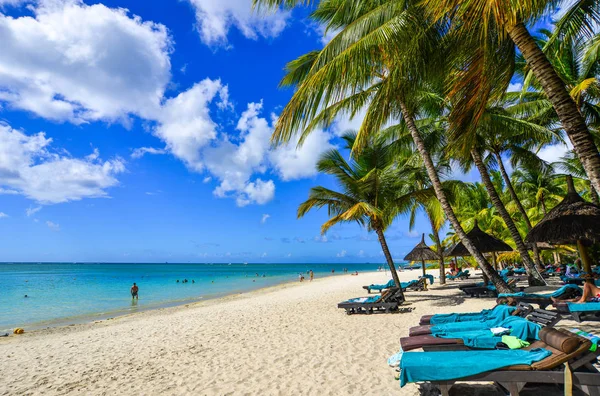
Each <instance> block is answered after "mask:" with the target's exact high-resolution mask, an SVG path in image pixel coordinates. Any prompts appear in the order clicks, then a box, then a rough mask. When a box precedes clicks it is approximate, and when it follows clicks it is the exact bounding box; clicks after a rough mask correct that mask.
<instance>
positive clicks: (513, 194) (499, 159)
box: [494, 153, 544, 270]
mask: <svg viewBox="0 0 600 396" xmlns="http://www.w3.org/2000/svg"><path fill="white" fill-rule="evenodd" d="M494 156H495V157H496V161H497V162H498V167H499V168H500V173H501V174H502V178H503V179H504V183H506V188H507V189H508V192H509V193H510V196H511V198H512V199H513V202H514V203H515V205H517V209H519V212H520V213H521V216H523V220H525V225H526V226H527V231H531V228H532V226H531V221H530V220H529V216H528V215H527V211H526V210H525V208H524V207H523V204H522V203H521V200H520V199H519V197H518V196H517V193H516V192H515V189H514V188H513V185H512V182H511V181H510V177H508V173H507V172H506V168H504V162H502V156H501V155H500V154H499V153H494ZM532 249H533V259H534V260H535V265H537V267H538V269H540V270H543V269H544V266H543V265H542V260H541V259H540V251H539V249H538V247H537V245H536V244H535V243H534V244H533V246H532Z"/></svg>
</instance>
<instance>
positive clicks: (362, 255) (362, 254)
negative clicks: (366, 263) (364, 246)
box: [357, 250, 365, 257]
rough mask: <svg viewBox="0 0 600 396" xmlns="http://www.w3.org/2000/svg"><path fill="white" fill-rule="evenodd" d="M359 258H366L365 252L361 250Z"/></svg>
mask: <svg viewBox="0 0 600 396" xmlns="http://www.w3.org/2000/svg"><path fill="white" fill-rule="evenodd" d="M357 256H358V257H365V251H364V250H359V251H358V254H357Z"/></svg>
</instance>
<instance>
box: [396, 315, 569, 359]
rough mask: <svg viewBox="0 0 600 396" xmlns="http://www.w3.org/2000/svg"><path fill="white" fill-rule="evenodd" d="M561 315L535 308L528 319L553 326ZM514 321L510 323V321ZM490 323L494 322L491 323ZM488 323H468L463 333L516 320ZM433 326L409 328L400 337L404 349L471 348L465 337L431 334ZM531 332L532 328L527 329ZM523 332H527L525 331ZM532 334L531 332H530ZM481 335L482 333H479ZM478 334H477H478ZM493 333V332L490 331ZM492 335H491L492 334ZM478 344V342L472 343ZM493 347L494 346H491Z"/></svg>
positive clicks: (473, 333) (534, 322)
mask: <svg viewBox="0 0 600 396" xmlns="http://www.w3.org/2000/svg"><path fill="white" fill-rule="evenodd" d="M560 319H561V316H560V314H558V313H557V312H552V311H545V310H539V309H538V310H533V311H532V312H531V313H530V314H529V315H528V316H527V321H528V322H530V323H533V324H536V325H539V326H541V327H542V328H544V327H552V326H554V325H555V324H556V323H558V321H560ZM511 321H512V322H513V323H510V322H511ZM490 323H493V324H491V325H490ZM485 324H488V326H487V327H488V329H485V328H479V329H477V325H478V323H474V324H473V326H471V325H470V324H467V325H468V326H469V327H465V328H464V330H465V331H464V332H463V334H467V335H470V336H475V333H476V332H478V331H481V334H483V333H484V332H485V330H489V327H491V326H493V327H497V326H502V325H503V324H505V325H506V324H509V325H513V327H514V324H515V322H514V320H506V319H505V320H503V321H499V322H491V321H490V322H486V323H482V326H481V327H483V325H485ZM432 327H433V326H416V327H412V328H410V329H409V337H402V338H400V346H401V347H402V350H403V351H411V350H415V349H423V350H425V351H440V350H463V349H471V347H470V346H468V345H465V339H464V338H459V337H452V338H450V337H448V338H443V337H436V336H434V335H432V334H431V331H432ZM527 331H528V332H529V333H530V330H527ZM449 334H453V335H454V334H456V335H459V334H460V331H459V330H458V329H457V330H456V332H452V333H449ZM523 334H526V333H525V332H524V333H523ZM530 334H531V333H530ZM478 335H480V334H478ZM478 335H477V336H478ZM490 335H491V332H490ZM490 337H491V336H490ZM479 344H480V345H479V346H478V347H482V345H483V342H481V343H479ZM472 345H477V343H475V344H472ZM491 347H492V348H493V346H491Z"/></svg>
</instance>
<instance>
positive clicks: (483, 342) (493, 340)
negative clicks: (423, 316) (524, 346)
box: [432, 316, 542, 349]
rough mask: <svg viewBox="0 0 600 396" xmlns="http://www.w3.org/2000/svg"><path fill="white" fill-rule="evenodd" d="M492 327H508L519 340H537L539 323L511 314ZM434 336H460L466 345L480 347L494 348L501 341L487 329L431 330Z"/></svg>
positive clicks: (511, 333)
mask: <svg viewBox="0 0 600 396" xmlns="http://www.w3.org/2000/svg"><path fill="white" fill-rule="evenodd" d="M493 327H505V328H507V329H510V335H511V336H515V337H517V338H520V339H521V340H538V339H539V333H540V329H541V328H542V327H541V326H540V325H539V324H536V323H533V322H530V321H528V320H526V319H524V318H520V317H518V316H511V317H508V318H506V319H504V320H503V321H501V322H500V323H498V324H497V325H495V326H493ZM432 334H433V335H434V336H435V337H440V338H460V339H461V340H463V342H464V344H465V345H466V346H469V347H471V348H480V349H494V348H495V347H496V344H497V343H499V342H501V341H502V337H497V336H494V335H493V334H492V332H491V331H490V330H489V328H488V329H479V330H467V331H458V332H454V333H452V332H439V331H437V332H435V333H434V332H433V331H432Z"/></svg>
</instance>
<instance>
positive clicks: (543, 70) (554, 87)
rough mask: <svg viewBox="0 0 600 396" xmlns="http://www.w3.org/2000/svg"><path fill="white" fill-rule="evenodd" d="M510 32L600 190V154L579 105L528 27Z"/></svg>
mask: <svg viewBox="0 0 600 396" xmlns="http://www.w3.org/2000/svg"><path fill="white" fill-rule="evenodd" d="M507 33H508V35H509V36H510V38H511V39H512V41H513V42H514V43H515V45H516V46H517V47H518V48H519V51H521V53H522V54H523V57H524V58H525V61H526V62H527V64H528V65H529V67H531V71H532V72H533V74H534V76H535V77H536V78H537V80H538V81H539V82H540V84H541V85H542V88H543V89H544V92H545V93H546V95H547V96H548V100H549V101H550V103H552V106H553V107H554V110H555V111H556V114H558V118H559V119H560V122H561V124H562V126H563V128H564V129H565V132H566V133H567V135H568V136H569V139H570V140H571V143H572V144H573V148H574V149H575V152H576V153H577V156H578V157H579V160H580V161H581V163H582V164H583V167H584V169H585V172H586V173H587V175H588V178H589V179H590V181H591V183H592V185H593V186H594V188H595V189H596V191H600V154H598V148H597V147H596V144H595V143H594V140H593V139H592V135H591V134H590V132H589V130H588V127H587V125H586V123H585V119H584V118H583V116H582V115H581V113H580V112H579V110H578V108H577V104H576V103H575V102H574V101H573V99H572V98H571V96H570V95H569V92H568V91H567V89H566V87H565V84H564V82H563V81H562V80H561V78H560V77H559V76H558V74H557V73H556V70H554V67H553V66H552V64H551V63H550V61H549V60H548V58H547V57H546V55H545V54H544V53H543V52H542V50H541V49H540V47H539V46H538V45H537V43H536V42H535V40H534V39H533V37H532V36H531V34H530V33H529V31H528V30H527V28H526V27H525V25H524V24H523V23H518V24H517V25H515V26H513V27H510V28H508V29H507Z"/></svg>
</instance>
